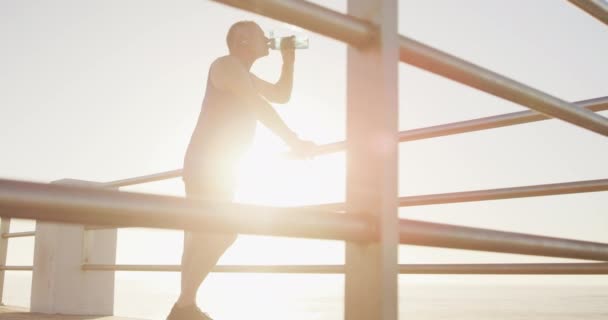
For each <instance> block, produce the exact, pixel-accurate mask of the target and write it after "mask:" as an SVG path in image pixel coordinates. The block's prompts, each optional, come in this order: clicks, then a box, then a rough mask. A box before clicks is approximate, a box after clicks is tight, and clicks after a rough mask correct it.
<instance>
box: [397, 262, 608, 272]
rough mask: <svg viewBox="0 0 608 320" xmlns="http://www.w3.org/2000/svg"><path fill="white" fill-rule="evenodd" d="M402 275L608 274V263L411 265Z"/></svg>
mask: <svg viewBox="0 0 608 320" xmlns="http://www.w3.org/2000/svg"><path fill="white" fill-rule="evenodd" d="M399 273H401V274H494V275H499V274H503V275H504V274H538V275H542V274H579V275H589V274H608V263H603V262H594V263H503V264H409V265H401V266H400V267H399Z"/></svg>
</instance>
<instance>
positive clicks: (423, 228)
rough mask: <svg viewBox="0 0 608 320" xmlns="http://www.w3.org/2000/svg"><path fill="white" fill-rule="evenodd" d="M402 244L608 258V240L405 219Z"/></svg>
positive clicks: (583, 257)
mask: <svg viewBox="0 0 608 320" xmlns="http://www.w3.org/2000/svg"><path fill="white" fill-rule="evenodd" d="M399 235H400V243H401V244H411V245H419V246H429V247H440V248H452V249H465V250H477V251H489V252H499V253H515V254H525V255H534V256H547V257H558V258H572V259H583V260H597V261H608V244H605V243H598V242H590V241H580V240H571V239H563V238H553V237H546V236H538V235H531V234H525V233H516V232H506V231H498V230H491V229H481V228H472V227H464V226H457V225H450V224H442V223H431V222H424V221H415V220H409V219H401V220H400V223H399Z"/></svg>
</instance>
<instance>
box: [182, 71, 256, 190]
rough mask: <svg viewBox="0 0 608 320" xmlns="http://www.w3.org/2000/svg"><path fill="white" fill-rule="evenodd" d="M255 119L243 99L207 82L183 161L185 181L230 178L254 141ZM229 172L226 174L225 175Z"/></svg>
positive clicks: (209, 81)
mask: <svg viewBox="0 0 608 320" xmlns="http://www.w3.org/2000/svg"><path fill="white" fill-rule="evenodd" d="M255 128H256V118H255V117H254V115H253V113H252V112H251V111H250V109H249V108H248V107H247V105H246V101H244V100H243V98H242V97H239V96H237V95H235V94H234V93H231V92H228V91H224V90H220V89H218V88H216V87H215V86H214V85H213V83H212V81H211V78H210V77H208V78H207V88H206V90H205V98H204V99H203V103H202V106H201V111H200V114H199V117H198V121H197V124H196V127H195V129H194V132H193V133H192V138H191V139H190V144H189V145H188V150H187V151H186V156H185V159H184V170H183V178H184V180H187V179H190V178H198V177H201V178H204V177H205V176H208V175H209V173H212V174H214V175H217V174H218V173H222V172H225V173H226V174H230V172H231V171H234V170H235V166H236V165H237V162H238V161H239V160H240V158H241V157H242V156H243V154H244V152H245V151H247V149H248V148H249V146H250V145H251V143H252V141H253V137H254V134H255ZM226 171H228V172H226Z"/></svg>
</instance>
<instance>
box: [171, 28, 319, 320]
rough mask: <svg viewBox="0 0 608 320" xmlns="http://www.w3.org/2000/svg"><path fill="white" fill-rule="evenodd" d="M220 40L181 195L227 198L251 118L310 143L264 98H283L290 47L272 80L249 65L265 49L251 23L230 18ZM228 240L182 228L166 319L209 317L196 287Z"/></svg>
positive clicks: (304, 146) (298, 144)
mask: <svg viewBox="0 0 608 320" xmlns="http://www.w3.org/2000/svg"><path fill="white" fill-rule="evenodd" d="M226 42H227V44H228V49H229V52H230V53H229V54H228V55H227V56H223V57H220V58H218V59H217V60H215V61H214V62H213V63H212V64H211V67H210V69H209V77H208V79H207V89H206V92H205V98H204V100H203V103H202V108H201V113H200V116H199V118H198V123H197V125H196V128H195V130H194V133H193V134H192V138H191V141H190V145H189V146H188V150H187V152H186V156H185V160H184V169H183V180H184V184H185V188H186V196H187V197H197V198H202V199H209V200H213V201H227V202H229V201H232V198H233V194H234V189H235V167H236V165H237V163H238V161H239V159H240V157H241V156H242V155H243V153H244V152H245V151H246V149H247V148H248V147H249V145H250V144H251V142H252V140H253V137H254V134H255V127H256V121H260V122H261V123H262V124H264V125H265V126H267V127H268V128H269V129H271V130H272V131H273V132H274V133H275V134H277V135H278V136H279V137H281V138H282V139H283V140H284V141H285V142H286V143H287V144H288V145H289V146H290V147H291V148H292V149H293V150H295V151H298V152H300V153H302V152H304V153H306V151H307V150H310V148H312V147H313V146H314V144H312V143H311V142H307V141H303V140H301V139H299V138H298V136H297V135H296V134H295V133H294V132H293V131H291V130H290V129H289V128H288V127H287V126H286V125H285V123H284V122H283V121H282V120H281V118H280V117H279V116H278V114H277V113H276V112H275V110H274V109H273V108H272V106H271V105H270V104H269V103H268V102H267V100H268V101H271V102H276V103H285V102H287V101H288V100H289V98H290V96H291V89H292V84H293V68H294V60H295V53H294V50H293V49H283V50H281V55H282V57H283V66H282V70H281V77H280V79H279V81H278V82H277V83H276V84H272V83H268V82H266V81H264V80H262V79H260V78H258V77H256V76H255V75H253V74H251V73H250V71H249V70H250V68H251V66H252V65H253V63H254V62H255V61H256V60H257V59H259V58H261V57H264V56H267V55H268V43H269V39H268V38H266V37H265V36H264V32H263V31H262V29H261V28H260V27H259V26H258V25H257V24H256V23H254V22H252V21H241V22H237V23H235V24H234V25H232V27H230V30H229V31H228V35H227V37H226ZM234 240H236V234H213V233H193V232H185V235H184V252H183V256H182V273H181V275H182V278H181V294H180V297H179V299H178V300H177V302H176V303H175V305H174V306H173V308H172V310H171V313H170V314H169V316H168V318H167V319H168V320H179V319H188V320H195V319H211V318H210V317H209V316H208V315H207V314H205V313H203V312H202V311H201V310H200V309H199V308H198V307H197V306H196V293H197V291H198V288H199V286H200V284H201V283H202V282H203V280H204V279H205V277H206V276H207V274H208V273H209V271H210V270H211V269H212V268H213V266H215V264H216V263H217V261H218V259H219V258H220V257H221V256H222V254H223V253H224V251H226V249H227V248H228V247H229V246H230V245H231V244H232V243H233V242H234Z"/></svg>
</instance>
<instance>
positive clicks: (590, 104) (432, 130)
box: [399, 97, 608, 142]
mask: <svg viewBox="0 0 608 320" xmlns="http://www.w3.org/2000/svg"><path fill="white" fill-rule="evenodd" d="M572 104H575V105H577V106H578V107H580V108H584V109H587V110H589V111H593V112H598V111H604V110H608V97H601V98H595V99H588V100H582V101H576V102H572ZM549 119H553V118H551V117H547V116H546V115H544V114H542V113H538V112H536V111H534V110H525V111H519V112H513V113H506V114H501V115H496V116H490V117H484V118H477V119H471V120H465V121H459V122H453V123H447V124H441V125H437V126H432V127H426V128H419V129H412V130H407V131H402V132H400V133H399V141H400V142H405V141H413V140H421V139H429V138H435V137H440V136H447V135H453V134H459V133H466V132H473V131H480V130H487V129H495V128H500V127H507V126H512V125H518V124H524V123H530V122H537V121H543V120H549Z"/></svg>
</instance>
